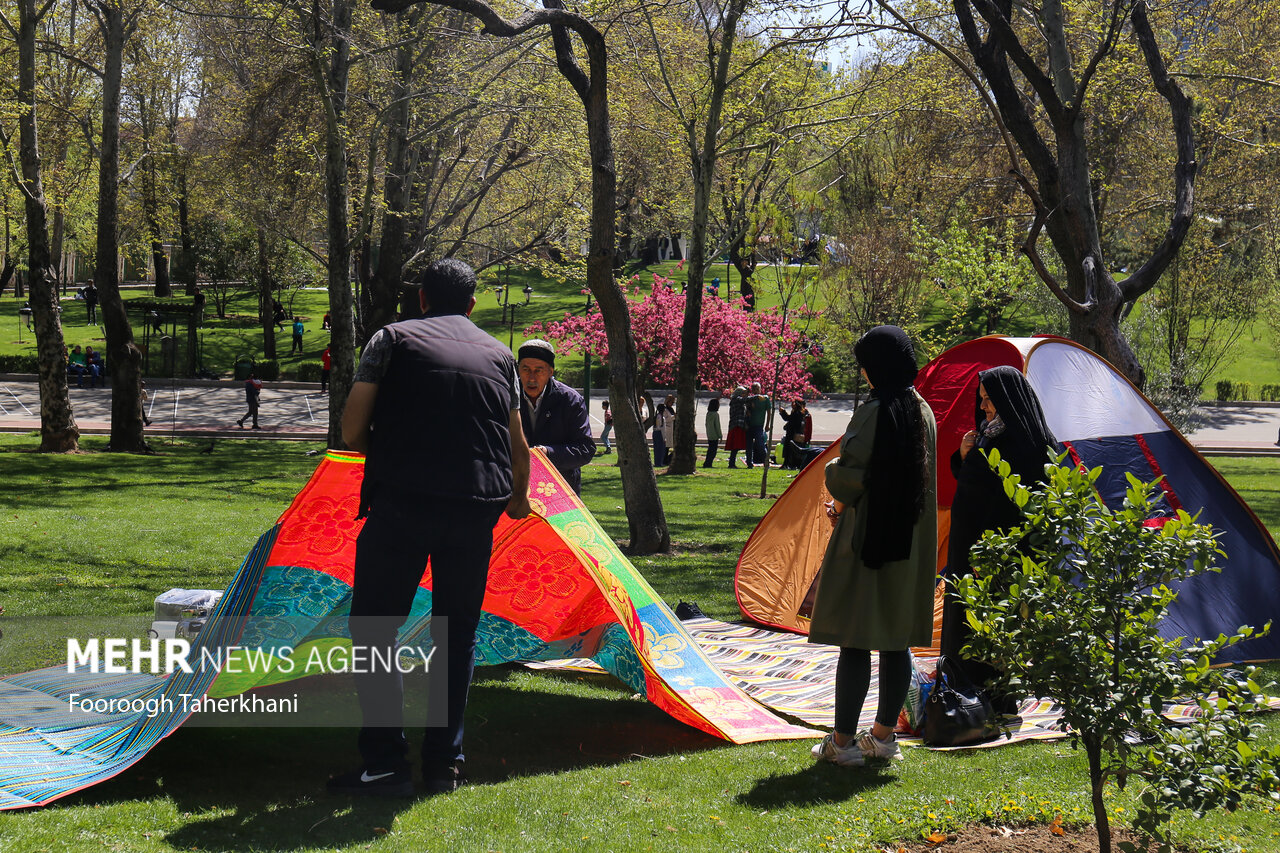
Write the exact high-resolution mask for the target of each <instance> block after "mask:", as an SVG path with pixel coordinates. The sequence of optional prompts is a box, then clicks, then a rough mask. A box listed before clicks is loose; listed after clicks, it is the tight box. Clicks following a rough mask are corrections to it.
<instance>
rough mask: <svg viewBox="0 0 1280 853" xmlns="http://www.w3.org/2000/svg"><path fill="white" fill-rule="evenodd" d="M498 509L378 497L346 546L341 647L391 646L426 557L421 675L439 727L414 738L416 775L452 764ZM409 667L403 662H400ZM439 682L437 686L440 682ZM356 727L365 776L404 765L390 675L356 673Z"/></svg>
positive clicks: (396, 679)
mask: <svg viewBox="0 0 1280 853" xmlns="http://www.w3.org/2000/svg"><path fill="white" fill-rule="evenodd" d="M502 510H503V505H497V504H466V503H462V502H458V501H453V502H450V503H444V502H442V501H423V500H421V499H417V500H415V499H412V498H407V499H406V498H396V499H390V498H387V497H384V496H381V495H379V496H378V497H375V499H374V501H373V508H372V509H371V510H370V511H369V515H368V517H367V518H366V519H365V523H364V529H363V530H361V531H360V537H359V539H358V540H357V541H356V562H355V579H354V583H353V587H352V592H351V640H352V643H353V644H354V645H356V646H367V647H369V648H371V649H382V650H383V652H384V654H385V652H386V651H387V650H390V649H392V648H394V646H395V641H396V632H397V631H398V630H399V628H400V626H401V625H403V624H404V621H405V619H406V617H407V616H408V614H409V610H410V608H411V607H412V605H413V597H414V594H415V592H416V590H417V588H418V582H419V581H420V580H421V579H422V575H423V570H424V569H425V568H426V564H427V558H428V557H430V558H431V566H432V583H431V587H432V594H431V603H432V608H431V617H432V618H431V641H432V643H433V645H434V647H435V649H436V650H437V655H444V656H445V658H444V659H443V660H442V659H441V658H440V657H439V656H437V657H433V658H432V661H431V665H430V667H429V668H428V680H427V702H428V706H429V708H430V709H433V710H432V711H429V713H430V714H431V716H432V717H433V718H435V719H437V720H441V719H443V717H442V715H440V714H439V713H438V710H439V709H440V708H441V706H442V703H446V704H447V712H448V713H447V722H446V723H445V724H444V725H432V726H428V727H427V729H426V732H425V734H424V736H423V741H422V766H423V771H424V773H425V774H428V775H429V774H430V773H431V772H432V771H433V770H439V769H442V768H444V767H447V766H448V765H450V764H451V763H452V762H454V761H458V760H462V758H463V754H462V735H463V714H464V712H465V710H466V707H467V691H468V689H469V687H470V685H471V676H472V673H473V671H474V669H475V646H476V640H475V637H476V626H477V625H478V624H479V622H480V605H481V603H482V602H483V601H484V590H485V582H486V580H487V579H488V575H489V554H490V551H491V550H492V548H493V526H494V525H495V524H496V523H497V521H498V518H499V516H500V515H501V514H502ZM405 660H406V661H407V660H409V656H408V655H406V656H405ZM446 679H447V683H446ZM355 683H356V692H357V694H358V695H359V697H360V710H361V712H362V714H363V718H364V726H363V728H361V730H360V738H359V746H360V754H361V757H362V758H363V759H364V763H365V766H366V767H368V768H369V769H370V770H371V771H373V772H378V771H382V770H389V769H394V768H397V767H401V766H403V765H404V764H405V756H406V754H407V752H408V743H407V741H406V740H405V736H404V728H403V726H404V685H403V683H402V680H401V677H400V673H399V672H398V671H396V670H395V669H392V670H391V671H389V672H387V671H377V672H372V673H363V674H357V675H356V677H355Z"/></svg>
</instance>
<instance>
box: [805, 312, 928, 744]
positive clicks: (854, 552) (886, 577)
mask: <svg viewBox="0 0 1280 853" xmlns="http://www.w3.org/2000/svg"><path fill="white" fill-rule="evenodd" d="M854 354H855V355H856V356H857V358H858V364H859V365H860V366H861V368H862V375H863V376H864V377H865V378H866V380H867V383H868V384H869V385H870V386H871V399H870V400H868V401H867V402H866V403H865V404H863V405H862V406H860V407H859V408H858V410H857V411H856V412H854V415H853V418H852V419H851V420H850V421H849V426H848V428H847V429H846V430H845V434H844V438H843V439H842V440H841V443H840V458H839V459H837V460H836V461H834V462H831V463H830V464H828V465H827V468H826V485H827V490H828V491H830V492H831V496H832V498H833V500H832V501H831V502H830V503H828V504H827V515H828V516H829V517H830V518H831V522H832V524H833V525H834V526H835V529H834V530H833V531H832V533H831V541H830V542H829V543H828V544H827V551H826V555H825V556H824V557H823V560H822V569H821V573H820V575H819V580H818V594H817V598H816V600H815V603H814V610H813V620H812V622H811V624H810V627H809V639H810V641H811V642H815V643H827V644H829V645H835V646H839V647H840V658H839V663H838V665H837V667H836V684H835V731H833V732H832V733H831V734H828V735H827V736H826V738H824V739H823V741H822V743H820V744H818V745H817V746H815V747H814V748H813V756H814V758H817V759H819V760H823V761H830V762H833V763H835V764H841V765H846V766H849V765H861V764H865V763H866V762H867V761H869V760H874V759H888V758H896V759H900V758H902V751H901V750H900V749H899V748H898V744H897V743H896V742H895V740H894V736H893V729H894V725H895V724H896V723H897V721H898V711H899V710H900V709H901V708H902V703H903V701H904V700H905V699H906V696H907V687H908V684H909V683H910V677H911V661H910V653H909V652H908V649H909V648H910V647H911V646H919V645H928V644H929V642H930V640H931V639H932V636H933V589H934V583H935V580H936V573H937V550H938V549H937V541H938V540H937V535H938V521H937V496H936V492H937V477H936V472H935V467H934V448H935V446H936V445H935V440H936V426H935V424H934V419H933V412H932V411H931V410H930V409H929V405H928V404H927V403H926V402H925V401H924V400H923V399H922V398H921V397H920V395H919V394H917V393H916V390H915V387H914V386H913V384H912V383H914V382H915V378H916V358H915V350H914V348H913V347H912V346H911V340H910V339H909V338H908V337H907V335H906V333H905V332H903V331H902V330H901V329H899V328H898V327H897V326H877V327H876V328H874V329H872V330H871V331H869V332H867V333H866V334H865V335H863V336H862V338H861V339H860V340H859V341H858V343H857V345H856V346H855V347H854ZM873 649H875V650H878V651H879V653H880V700H879V704H878V707H877V710H876V716H875V723H874V725H873V726H872V727H871V729H870V730H866V731H863V732H858V718H859V716H860V715H861V713H862V704H863V702H864V701H865V699H866V696H867V690H868V688H869V686H870V682H871V650H873Z"/></svg>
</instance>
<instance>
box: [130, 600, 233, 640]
mask: <svg viewBox="0 0 1280 853" xmlns="http://www.w3.org/2000/svg"><path fill="white" fill-rule="evenodd" d="M220 598H222V590H214V589H171V590H169V591H168V592H162V593H160V594H159V595H157V596H156V602H155V606H156V609H155V617H154V620H155V621H153V622H152V623H151V630H150V631H148V632H147V633H148V636H151V637H159V638H168V639H173V638H175V637H184V638H186V639H191V638H192V637H194V636H195V635H196V634H199V633H200V629H201V628H203V627H204V623H205V620H206V619H207V618H208V617H209V614H210V613H212V612H213V608H214V607H216V606H217V604H218V599H220Z"/></svg>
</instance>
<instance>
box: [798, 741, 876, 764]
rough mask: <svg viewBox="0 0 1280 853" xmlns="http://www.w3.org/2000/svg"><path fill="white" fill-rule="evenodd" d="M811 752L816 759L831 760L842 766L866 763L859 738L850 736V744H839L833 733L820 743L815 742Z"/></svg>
mask: <svg viewBox="0 0 1280 853" xmlns="http://www.w3.org/2000/svg"><path fill="white" fill-rule="evenodd" d="M809 754H810V755H812V756H813V757H814V759H815V760H816V761H829V762H831V763H832V764H838V765H840V766H841V767H861V766H862V765H863V764H865V763H866V761H865V760H864V759H863V757H862V749H861V748H859V746H858V738H856V737H854V738H850V740H849V745H848V746H838V745H837V744H836V738H835V735H833V734H831V733H828V734H827V735H826V737H824V738H823V739H822V741H821V742H820V743H817V744H814V746H813V749H811V750H809Z"/></svg>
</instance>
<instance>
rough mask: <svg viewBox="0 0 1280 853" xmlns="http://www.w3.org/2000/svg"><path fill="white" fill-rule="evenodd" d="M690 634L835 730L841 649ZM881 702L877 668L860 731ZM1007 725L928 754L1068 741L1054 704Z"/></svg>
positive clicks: (906, 737) (928, 662)
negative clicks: (1001, 732) (989, 736)
mask: <svg viewBox="0 0 1280 853" xmlns="http://www.w3.org/2000/svg"><path fill="white" fill-rule="evenodd" d="M684 627H685V630H686V631H688V632H689V635H690V636H692V637H693V638H694V639H695V640H696V641H697V643H698V645H699V646H701V647H702V651H703V653H704V654H705V655H706V656H707V658H708V659H710V660H711V662H712V663H714V664H715V665H716V666H717V667H718V668H719V669H720V670H721V672H723V673H724V674H725V675H726V676H727V677H728V678H729V680H731V681H733V682H734V683H736V684H737V685H738V686H739V687H741V688H742V689H743V690H744V691H745V692H746V693H747V694H748V695H749V696H751V697H752V698H753V699H755V700H756V701H758V702H760V703H761V704H763V705H766V706H768V707H769V708H772V709H773V710H774V711H777V712H778V713H780V714H785V715H787V716H790V717H794V718H795V719H798V720H803V721H804V722H806V723H808V724H810V725H813V726H822V727H825V728H830V727H831V726H832V724H833V721H834V719H835V705H834V692H835V691H834V685H835V681H836V659H837V658H838V657H839V653H840V650H839V649H838V648H836V647H835V646H824V645H820V644H817V643H810V642H809V641H808V639H807V638H805V637H803V636H800V635H799V634H792V633H788V632H782V631H772V630H769V629H767V628H760V627H756V626H754V625H746V624H742V623H737V622H733V623H731V622H720V621H717V620H715V619H708V618H705V617H698V618H694V619H688V620H685V622H684ZM916 665H917V667H918V668H921V669H923V670H926V671H931V670H932V669H933V665H934V660H933V659H929V658H916ZM529 666H532V667H535V668H570V669H577V670H582V671H590V670H593V669H595V670H599V667H598V666H596V665H595V664H594V663H593V662H592V661H590V660H573V661H548V662H543V663H537V664H529ZM879 696H880V683H879V678H878V668H877V667H874V666H873V667H872V673H871V687H870V689H869V690H868V691H867V699H866V701H865V702H864V703H863V706H862V716H861V718H860V719H859V728H870V726H871V724H872V722H873V721H874V717H875V712H876V704H877V700H878V699H879ZM1271 707H1272V708H1273V709H1275V710H1280V698H1273V699H1272V700H1271ZM1201 713H1202V712H1201V711H1200V709H1199V707H1198V706H1196V705H1193V704H1170V705H1166V706H1165V708H1164V716H1165V717H1166V718H1168V719H1169V720H1170V721H1172V722H1187V721H1189V720H1191V719H1193V718H1195V717H1198V716H1200V715H1201ZM1003 722H1004V728H1005V731H1006V732H1007V733H1008V735H1009V737H1007V738H1005V737H1000V738H996V739H995V740H991V741H987V742H985V743H980V744H974V745H972V746H966V747H928V748H930V749H982V748H990V747H996V746H1002V745H1004V744H1007V743H1019V742H1022V741H1030V740H1054V739H1057V738H1063V737H1066V736H1067V730H1066V728H1065V727H1064V725H1063V724H1062V714H1061V709H1060V708H1059V707H1058V705H1057V704H1056V703H1055V702H1053V701H1050V700H1048V699H1034V698H1029V699H1024V700H1023V701H1022V702H1021V703H1019V706H1018V713H1017V715H1016V716H1012V717H1005V718H1004V721H1003ZM898 742H899V743H903V744H910V745H912V746H924V745H925V744H924V742H923V741H921V740H920V738H919V737H914V736H912V735H910V734H907V733H905V732H900V733H899V735H898Z"/></svg>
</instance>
